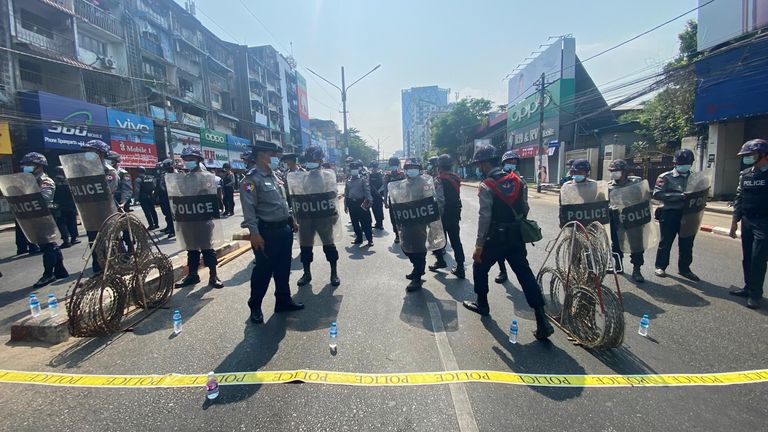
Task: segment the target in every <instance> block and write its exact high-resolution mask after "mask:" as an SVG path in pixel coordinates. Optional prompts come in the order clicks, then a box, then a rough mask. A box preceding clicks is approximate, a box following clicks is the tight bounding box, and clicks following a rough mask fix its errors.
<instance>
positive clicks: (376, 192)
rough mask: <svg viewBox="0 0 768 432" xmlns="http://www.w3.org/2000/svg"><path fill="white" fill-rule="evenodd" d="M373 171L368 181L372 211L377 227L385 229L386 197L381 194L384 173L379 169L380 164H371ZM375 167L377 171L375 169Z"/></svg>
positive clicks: (375, 226)
mask: <svg viewBox="0 0 768 432" xmlns="http://www.w3.org/2000/svg"><path fill="white" fill-rule="evenodd" d="M371 168H372V170H371V172H370V173H369V174H368V182H369V183H370V185H371V195H372V196H373V201H372V202H371V211H372V212H373V218H374V219H375V220H376V225H374V228H376V229H380V230H381V229H384V197H382V195H381V188H382V187H383V186H384V174H382V172H381V171H380V170H379V169H378V165H375V166H374V165H373V164H371ZM373 169H375V171H373Z"/></svg>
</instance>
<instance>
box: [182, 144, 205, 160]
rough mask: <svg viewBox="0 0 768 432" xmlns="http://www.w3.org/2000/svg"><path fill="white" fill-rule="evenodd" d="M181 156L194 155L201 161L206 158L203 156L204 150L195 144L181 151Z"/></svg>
mask: <svg viewBox="0 0 768 432" xmlns="http://www.w3.org/2000/svg"><path fill="white" fill-rule="evenodd" d="M181 157H182V159H183V158H186V157H193V158H198V159H200V160H201V161H202V160H204V159H205V158H204V157H203V151H202V150H200V149H199V148H197V147H194V146H186V147H184V149H183V150H182V151H181Z"/></svg>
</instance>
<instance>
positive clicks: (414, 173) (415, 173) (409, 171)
mask: <svg viewBox="0 0 768 432" xmlns="http://www.w3.org/2000/svg"><path fill="white" fill-rule="evenodd" d="M419 171H420V170H419V169H418V168H408V169H407V170H405V175H407V176H408V177H410V178H414V177H418V176H419Z"/></svg>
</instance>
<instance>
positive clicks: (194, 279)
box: [176, 273, 200, 288]
mask: <svg viewBox="0 0 768 432" xmlns="http://www.w3.org/2000/svg"><path fill="white" fill-rule="evenodd" d="M197 283H200V276H198V275H197V273H195V274H192V273H190V274H188V275H187V277H185V278H184V279H182V281H181V282H179V283H177V284H176V288H184V287H188V286H192V285H195V284H197Z"/></svg>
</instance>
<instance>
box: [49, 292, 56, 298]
mask: <svg viewBox="0 0 768 432" xmlns="http://www.w3.org/2000/svg"><path fill="white" fill-rule="evenodd" d="M52 297H56V296H55V295H53V293H50V294H48V298H52Z"/></svg>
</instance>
